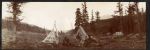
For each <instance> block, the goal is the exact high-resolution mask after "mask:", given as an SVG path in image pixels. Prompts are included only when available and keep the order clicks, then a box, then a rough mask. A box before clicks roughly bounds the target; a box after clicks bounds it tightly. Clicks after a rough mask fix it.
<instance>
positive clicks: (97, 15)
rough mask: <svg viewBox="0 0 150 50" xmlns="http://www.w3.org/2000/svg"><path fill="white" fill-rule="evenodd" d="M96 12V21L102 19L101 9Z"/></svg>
mask: <svg viewBox="0 0 150 50" xmlns="http://www.w3.org/2000/svg"><path fill="white" fill-rule="evenodd" d="M95 14H96V21H97V22H99V21H100V16H99V11H97V12H95Z"/></svg>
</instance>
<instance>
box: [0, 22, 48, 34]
mask: <svg viewBox="0 0 150 50" xmlns="http://www.w3.org/2000/svg"><path fill="white" fill-rule="evenodd" d="M3 28H7V29H8V30H12V29H13V22H12V21H9V20H6V19H2V29H3ZM17 31H29V32H36V33H46V32H50V30H47V29H44V28H40V27H38V26H35V25H31V24H27V23H23V22H19V23H18V25H17Z"/></svg>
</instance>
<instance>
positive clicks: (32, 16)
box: [2, 2, 146, 31]
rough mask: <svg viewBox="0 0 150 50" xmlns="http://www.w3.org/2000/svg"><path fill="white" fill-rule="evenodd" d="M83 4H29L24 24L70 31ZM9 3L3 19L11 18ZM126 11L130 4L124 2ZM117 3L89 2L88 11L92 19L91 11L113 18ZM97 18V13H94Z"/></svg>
mask: <svg viewBox="0 0 150 50" xmlns="http://www.w3.org/2000/svg"><path fill="white" fill-rule="evenodd" d="M82 3H83V2H27V3H25V4H24V5H23V6H22V7H21V10H22V12H23V13H22V15H21V16H20V18H23V21H21V22H24V23H28V24H32V25H36V26H39V27H41V28H46V29H49V30H52V29H53V28H54V23H55V22H56V27H57V30H62V31H66V30H70V29H73V28H74V24H75V17H76V16H75V12H76V9H77V8H82V5H81V4H82ZM8 4H9V2H2V19H5V18H6V17H9V16H11V15H10V13H8V12H7V11H8V6H7V5H8ZM122 4H123V8H124V11H125V9H127V6H128V2H122ZM116 5H117V2H87V11H88V14H89V16H90V17H89V18H91V11H92V10H93V11H94V12H96V11H99V12H100V16H101V17H100V18H101V19H108V18H111V15H112V14H114V11H116V10H117V9H116ZM139 8H144V10H145V9H146V2H140V3H139ZM94 16H95V13H94Z"/></svg>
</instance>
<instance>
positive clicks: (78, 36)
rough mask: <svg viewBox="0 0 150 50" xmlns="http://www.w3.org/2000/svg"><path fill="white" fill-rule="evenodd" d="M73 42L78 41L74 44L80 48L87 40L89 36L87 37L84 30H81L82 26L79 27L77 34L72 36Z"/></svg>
mask: <svg viewBox="0 0 150 50" xmlns="http://www.w3.org/2000/svg"><path fill="white" fill-rule="evenodd" d="M74 38H75V39H74V41H75V40H76V41H78V42H76V43H78V44H77V45H78V46H82V45H83V44H84V42H85V40H86V39H88V38H89V36H88V35H87V33H86V32H85V30H84V29H83V27H82V26H79V28H78V30H77V32H76V33H75V35H74Z"/></svg>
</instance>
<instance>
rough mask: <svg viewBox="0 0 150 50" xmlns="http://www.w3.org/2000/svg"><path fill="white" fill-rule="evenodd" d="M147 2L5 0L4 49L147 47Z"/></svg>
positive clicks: (3, 20)
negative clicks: (12, 0)
mask: <svg viewBox="0 0 150 50" xmlns="http://www.w3.org/2000/svg"><path fill="white" fill-rule="evenodd" d="M146 25H147V24H146V2H2V28H1V30H2V49H52V48H100V49H112V50H113V49H135V50H136V49H143V50H146V33H147V32H146Z"/></svg>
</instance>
